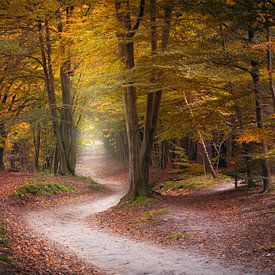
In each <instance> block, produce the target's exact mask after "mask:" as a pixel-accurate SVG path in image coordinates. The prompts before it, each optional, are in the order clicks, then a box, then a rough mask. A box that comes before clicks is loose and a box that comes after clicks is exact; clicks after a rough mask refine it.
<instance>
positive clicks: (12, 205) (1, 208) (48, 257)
mask: <svg viewBox="0 0 275 275" xmlns="http://www.w3.org/2000/svg"><path fill="white" fill-rule="evenodd" d="M49 182H51V183H55V185H58V184H66V185H68V186H70V187H71V186H72V187H73V189H74V192H63V191H62V190H61V192H57V193H55V194H50V195H49V194H42V195H41V194H39V195H37V194H32V193H28V194H27V195H26V196H24V197H20V196H16V195H14V194H15V193H14V191H15V190H18V188H20V187H22V186H25V184H30V183H31V184H42V185H47V184H48V183H49ZM70 190H71V189H70ZM95 191H97V192H95ZM98 191H100V190H99V187H98V186H97V185H96V184H95V183H93V182H92V181H91V180H89V179H85V178H76V179H73V178H70V177H56V176H52V175H45V174H30V173H0V213H1V216H0V220H1V224H2V226H3V228H5V231H6V233H5V234H6V235H8V236H7V239H8V241H5V242H4V241H1V239H0V255H8V259H7V257H5V258H2V260H1V259H0V274H17V273H20V274H97V273H99V271H96V270H95V269H93V268H91V267H88V266H87V265H86V264H85V263H83V262H81V261H79V260H78V259H77V258H76V257H75V256H73V255H68V254H65V253H62V252H61V251H59V250H58V249H56V247H55V246H53V245H51V244H50V243H47V242H46V241H45V239H44V238H43V236H39V237H38V236H37V235H34V234H32V232H29V230H27V229H26V226H25V224H24V221H23V220H22V212H23V211H26V210H29V209H32V208H35V209H37V208H45V207H49V206H52V205H56V204H62V203H68V202H74V201H84V200H91V199H93V198H94V196H95V195H97V196H99V195H100V194H101V193H102V192H98ZM101 191H103V190H101ZM0 237H1V236H0Z"/></svg>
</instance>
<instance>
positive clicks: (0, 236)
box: [0, 222, 11, 264]
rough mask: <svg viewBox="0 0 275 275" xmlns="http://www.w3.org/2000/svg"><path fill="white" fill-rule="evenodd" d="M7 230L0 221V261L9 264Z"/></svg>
mask: <svg viewBox="0 0 275 275" xmlns="http://www.w3.org/2000/svg"><path fill="white" fill-rule="evenodd" d="M9 250H10V249H9V237H8V232H7V230H6V228H5V226H4V224H3V223H2V222H0V261H2V262H5V263H8V264H10V263H11V259H10V256H11V255H10V252H9Z"/></svg>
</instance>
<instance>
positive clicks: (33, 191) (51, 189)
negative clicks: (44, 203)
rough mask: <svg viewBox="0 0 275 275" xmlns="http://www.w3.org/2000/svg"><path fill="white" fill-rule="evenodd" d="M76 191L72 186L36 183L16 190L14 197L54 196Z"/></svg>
mask: <svg viewBox="0 0 275 275" xmlns="http://www.w3.org/2000/svg"><path fill="white" fill-rule="evenodd" d="M75 191H76V189H75V187H74V186H72V185H67V184H61V183H55V182H50V183H48V184H34V183H27V184H25V185H23V186H21V187H20V188H18V189H17V190H15V191H14V192H13V193H12V195H13V196H14V197H19V198H23V197H25V196H27V195H33V196H53V195H56V194H58V193H62V192H66V193H72V192H75Z"/></svg>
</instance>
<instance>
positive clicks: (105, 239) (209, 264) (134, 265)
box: [25, 151, 253, 275]
mask: <svg viewBox="0 0 275 275" xmlns="http://www.w3.org/2000/svg"><path fill="white" fill-rule="evenodd" d="M78 171H79V173H80V174H82V175H86V176H87V175H89V176H91V177H92V178H94V179H95V180H97V181H98V182H100V183H102V184H105V185H106V187H107V188H108V189H109V190H110V194H109V195H107V196H105V197H103V198H100V199H98V200H97V201H91V202H82V203H78V204H68V205H65V206H64V205H63V206H57V207H54V208H50V209H48V210H39V211H30V212H27V213H26V215H25V220H26V222H27V225H28V226H29V227H30V229H32V230H33V231H34V232H35V233H37V234H43V235H44V238H45V239H47V240H48V241H52V242H53V243H54V244H55V245H57V246H58V248H59V249H62V250H64V251H67V252H69V253H74V254H76V255H77V256H78V257H79V258H80V259H82V260H84V261H85V262H86V263H88V264H91V265H93V266H96V267H98V268H99V269H103V270H105V271H106V273H107V274H131V275H133V274H218V275H221V274H253V273H244V272H241V271H240V269H239V268H238V267H231V268H225V267H223V266H221V265H220V264H219V263H218V262H215V261H214V260H212V259H209V258H206V257H204V256H201V255H199V254H198V253H197V252H194V251H190V250H186V251H181V250H176V249H170V248H161V247H159V246H157V245H154V244H151V243H147V242H139V241H134V240H131V239H128V238H126V237H123V236H118V235H114V234H111V233H109V232H107V231H104V230H101V229H100V230H99V229H91V228H90V227H89V226H88V225H87V224H86V223H85V219H86V218H87V217H88V216H90V215H91V214H93V213H97V212H100V211H104V210H106V209H108V208H110V207H112V206H114V205H116V204H117V203H118V202H119V200H120V198H121V197H122V196H124V194H125V193H126V192H127V185H126V184H121V182H123V181H124V182H125V181H126V178H127V177H126V172H125V169H123V167H119V166H118V164H116V163H114V162H113V161H112V160H110V159H109V158H108V157H107V156H106V155H104V154H102V153H101V154H99V153H98V154H96V155H92V154H91V153H89V151H88V152H86V155H83V154H82V157H81V158H80V160H79V164H78ZM123 173H124V174H123ZM121 174H123V177H122V178H121Z"/></svg>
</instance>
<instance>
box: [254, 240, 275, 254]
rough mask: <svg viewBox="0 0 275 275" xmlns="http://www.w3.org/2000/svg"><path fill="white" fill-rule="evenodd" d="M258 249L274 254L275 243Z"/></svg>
mask: <svg viewBox="0 0 275 275" xmlns="http://www.w3.org/2000/svg"><path fill="white" fill-rule="evenodd" d="M258 249H259V250H262V251H265V252H273V251H275V242H269V243H266V244H263V245H260V246H259V247H258Z"/></svg>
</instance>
